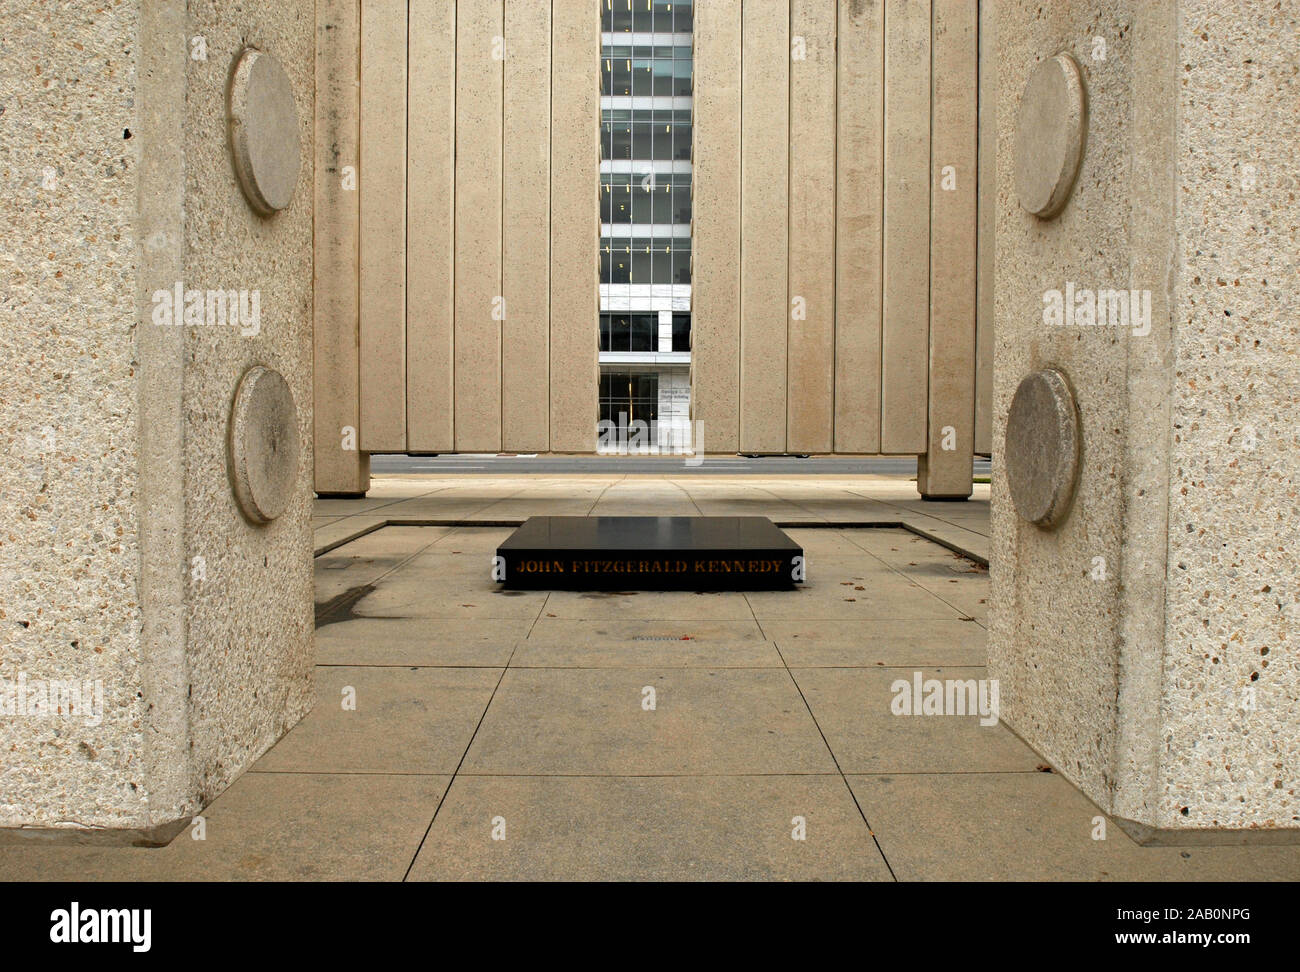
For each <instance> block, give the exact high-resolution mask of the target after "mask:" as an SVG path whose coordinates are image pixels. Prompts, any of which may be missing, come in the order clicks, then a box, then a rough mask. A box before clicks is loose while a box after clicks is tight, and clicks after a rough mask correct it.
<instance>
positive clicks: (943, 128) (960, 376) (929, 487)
mask: <svg viewBox="0 0 1300 972" xmlns="http://www.w3.org/2000/svg"><path fill="white" fill-rule="evenodd" d="M978 15H979V10H978V8H977V7H976V5H975V4H972V3H970V2H969V0H934V10H933V24H932V30H931V35H932V39H931V47H932V57H933V63H934V70H933V72H932V75H933V76H932V78H931V90H932V97H931V103H932V105H931V113H932V118H931V123H930V128H931V142H930V364H929V385H930V390H929V394H928V396H927V407H928V410H929V415H928V421H927V428H928V434H927V439H926V451H925V453H924V454H923V455H921V456H919V457H918V461H917V475H916V485H917V489H918V490H919V491H920V493H921V496H922V497H923V498H925V499H932V500H964V499H966V498H967V497H968V496H970V494H971V483H972V471H973V463H972V460H973V459H974V456H975V363H974V359H975V255H976V250H975V196H976V192H977V190H978V180H977V170H976V156H975V151H976V145H977V133H978V124H977V121H978V107H979V99H978V83H977V82H978V78H979V68H978V53H979V45H978V33H979V16H978Z"/></svg>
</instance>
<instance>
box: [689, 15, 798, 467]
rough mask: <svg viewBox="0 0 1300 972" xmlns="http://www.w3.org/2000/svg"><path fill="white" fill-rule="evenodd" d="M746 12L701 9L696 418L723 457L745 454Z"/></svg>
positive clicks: (694, 191)
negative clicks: (742, 78)
mask: <svg viewBox="0 0 1300 972" xmlns="http://www.w3.org/2000/svg"><path fill="white" fill-rule="evenodd" d="M740 7H741V4H740V0H716V2H714V3H704V4H700V5H699V7H698V8H697V9H696V11H695V60H694V71H695V88H694V101H693V106H694V120H695V125H694V128H693V130H692V132H691V151H692V156H691V161H692V168H693V171H694V176H693V178H692V182H691V195H692V209H691V212H692V227H691V229H692V235H693V238H692V240H691V247H692V248H691V419H692V421H693V422H694V423H696V425H697V426H699V427H702V429H703V432H704V443H705V445H704V447H705V448H706V449H708V451H710V452H718V453H725V452H735V451H736V450H737V449H739V448H740V276H741V275H740V261H739V260H738V259H737V254H738V253H740V239H741V232H740V196H741V185H740V165H739V162H740V129H741V124H740V117H741V90H740V71H741V68H740V64H741V55H740V51H741V19H740ZM780 56H781V57H784V56H785V54H784V52H782V53H781V55H780Z"/></svg>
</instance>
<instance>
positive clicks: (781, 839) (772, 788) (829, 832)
mask: <svg viewBox="0 0 1300 972" xmlns="http://www.w3.org/2000/svg"><path fill="white" fill-rule="evenodd" d="M796 816H802V817H803V818H804V819H805V824H804V826H805V839H804V840H794V839H793V837H792V833H793V831H794V825H793V823H792V821H793V819H794V817H796ZM494 818H502V819H503V820H504V825H505V839H504V840H493V839H492V828H493V819H494ZM411 879H412V880H439V881H446V880H475V881H515V880H529V881H692V880H698V881H804V880H845V881H887V880H890V875H889V870H888V868H887V867H886V866H885V863H884V860H883V859H882V858H881V856H880V852H879V851H878V850H877V849H876V846H875V843H874V841H872V839H871V835H870V833H869V832H868V830H867V828H866V825H865V824H864V823H863V821H862V817H861V815H860V814H859V813H858V810H857V807H856V806H855V805H854V803H853V800H852V798H851V796H850V794H849V791H848V788H847V787H846V786H845V785H844V781H843V780H842V779H841V778H840V777H839V776H759V777H753V776H740V777H736V776H728V777H718V776H706V777H688V778H644V777H642V778H628V777H612V778H611V777H606V778H590V777H588V778H572V777H565V778H556V777H537V776H530V777H517V776H508V777H473V776H465V775H461V776H458V777H457V778H456V781H455V782H454V783H453V784H452V787H451V791H450V792H449V793H448V794H447V800H446V801H445V802H444V804H443V806H442V809H441V810H440V811H439V813H438V818H437V820H436V821H435V822H434V825H433V828H432V830H431V831H430V833H429V837H428V839H427V840H426V841H425V844H424V847H423V848H422V850H421V851H420V856H419V857H418V858H417V859H416V862H415V866H414V867H413V868H412V869H411Z"/></svg>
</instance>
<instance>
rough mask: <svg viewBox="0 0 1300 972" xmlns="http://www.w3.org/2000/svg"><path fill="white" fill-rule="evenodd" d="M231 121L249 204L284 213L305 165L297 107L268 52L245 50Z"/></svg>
mask: <svg viewBox="0 0 1300 972" xmlns="http://www.w3.org/2000/svg"><path fill="white" fill-rule="evenodd" d="M226 117H227V119H228V122H229V126H230V154H231V158H232V160H233V162H234V166H235V175H236V176H237V177H238V178H239V185H240V188H241V189H243V191H244V196H245V197H246V198H247V199H248V202H249V205H251V206H252V207H253V208H254V209H255V210H257V211H258V212H259V213H261V214H262V215H263V216H269V215H270V214H271V213H274V212H276V211H277V210H280V209H284V208H285V207H286V206H288V205H289V201H290V200H291V199H292V198H293V191H294V187H295V186H297V184H298V170H299V168H300V167H301V164H302V160H301V158H300V156H299V149H298V105H297V102H295V101H294V97H293V85H292V84H290V82H289V76H288V75H287V74H285V73H284V68H282V67H281V66H280V62H279V61H277V60H276V59H275V58H274V57H272V56H271V55H270V54H267V53H266V52H265V51H259V50H257V49H256V48H253V47H249V48H245V49H244V51H243V52H242V53H241V54H240V55H239V60H238V61H237V62H236V64H235V68H234V71H233V73H232V74H231V77H230V88H229V90H228V92H227V102H226Z"/></svg>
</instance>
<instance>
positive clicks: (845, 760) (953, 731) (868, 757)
mask: <svg viewBox="0 0 1300 972" xmlns="http://www.w3.org/2000/svg"><path fill="white" fill-rule="evenodd" d="M914 670H915V671H921V672H922V677H923V679H931V678H933V679H939V680H941V681H945V680H947V679H959V680H962V681H965V680H968V679H975V680H977V681H978V680H980V679H985V678H987V677H988V675H987V671H986V670H985V669H983V668H929V669H922V668H920V667H919V666H918V667H917V668H916V669H914ZM792 671H793V674H794V677H795V681H797V682H798V683H799V688H800V689H801V690H802V691H803V694H804V697H805V698H806V699H807V700H808V706H809V707H810V708H811V709H812V713H813V716H814V717H815V718H816V719H817V725H818V726H819V727H820V728H821V731H822V732H823V733H825V735H826V741H827V742H828V743H829V744H830V747H831V751H832V752H834V753H835V758H836V760H837V761H838V763H839V766H840V769H841V770H843V771H844V772H845V773H989V772H997V771H1022V772H1033V771H1034V769H1035V768H1036V767H1037V766H1038V765H1039V764H1041V763H1042V760H1041V758H1040V757H1039V756H1038V755H1037V754H1036V753H1035V752H1034V751H1033V750H1032V749H1030V748H1029V747H1028V746H1026V745H1025V744H1024V743H1022V742H1021V741H1020V740H1019V739H1018V738H1016V736H1015V735H1014V734H1013V733H1012V732H1011V731H1010V730H1008V729H1007V728H1006V727H1005V726H1003V725H1001V724H995V725H988V726H985V725H981V724H980V720H979V718H978V717H975V716H959V715H895V714H894V712H893V710H892V703H893V700H894V698H895V695H896V693H895V692H894V691H893V689H892V686H893V684H894V683H895V682H896V681H897V680H899V679H903V680H905V681H908V682H910V681H911V680H912V677H913V676H912V672H910V671H908V670H907V669H905V668H796V669H792ZM868 819H870V818H868Z"/></svg>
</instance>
